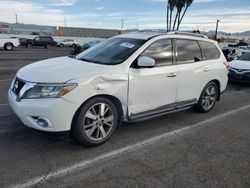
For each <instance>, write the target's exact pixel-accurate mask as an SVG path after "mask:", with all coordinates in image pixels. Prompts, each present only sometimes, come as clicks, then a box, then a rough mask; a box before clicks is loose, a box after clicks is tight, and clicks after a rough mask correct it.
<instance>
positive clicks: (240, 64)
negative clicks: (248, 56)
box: [229, 60, 250, 69]
mask: <svg viewBox="0 0 250 188" xmlns="http://www.w3.org/2000/svg"><path fill="white" fill-rule="evenodd" d="M229 65H230V67H232V68H235V69H250V61H242V60H233V61H231V62H229Z"/></svg>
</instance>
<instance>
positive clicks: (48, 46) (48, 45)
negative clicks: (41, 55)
mask: <svg viewBox="0 0 250 188" xmlns="http://www.w3.org/2000/svg"><path fill="white" fill-rule="evenodd" d="M51 47H52V46H51V45H50V44H47V45H46V46H45V47H44V48H46V49H50V48H51Z"/></svg>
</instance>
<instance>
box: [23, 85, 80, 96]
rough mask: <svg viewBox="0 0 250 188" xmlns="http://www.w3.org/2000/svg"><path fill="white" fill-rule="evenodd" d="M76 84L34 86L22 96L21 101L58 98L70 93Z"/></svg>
mask: <svg viewBox="0 0 250 188" xmlns="http://www.w3.org/2000/svg"><path fill="white" fill-rule="evenodd" d="M76 86H77V84H36V85H35V86H34V87H32V88H31V89H29V90H28V91H26V92H25V94H24V95H23V97H22V98H23V99H40V98H59V97H63V96H64V95H66V94H67V93H69V92H71V91H72V90H73V89H74V88H75V87H76Z"/></svg>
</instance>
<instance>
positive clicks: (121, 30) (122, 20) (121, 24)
mask: <svg viewBox="0 0 250 188" xmlns="http://www.w3.org/2000/svg"><path fill="white" fill-rule="evenodd" d="M123 24H124V20H123V19H122V23H121V33H122V31H123Z"/></svg>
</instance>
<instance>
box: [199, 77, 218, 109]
mask: <svg viewBox="0 0 250 188" xmlns="http://www.w3.org/2000/svg"><path fill="white" fill-rule="evenodd" d="M218 97H219V88H218V86H217V84H216V83H214V82H209V83H208V84H207V85H206V86H205V88H204V89H203V91H202V93H201V96H200V99H199V101H198V103H197V104H196V105H195V109H196V110H197V111H199V112H204V113H205V112H209V111H210V110H212V109H213V107H214V105H215V103H216V101H217V99H218Z"/></svg>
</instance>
